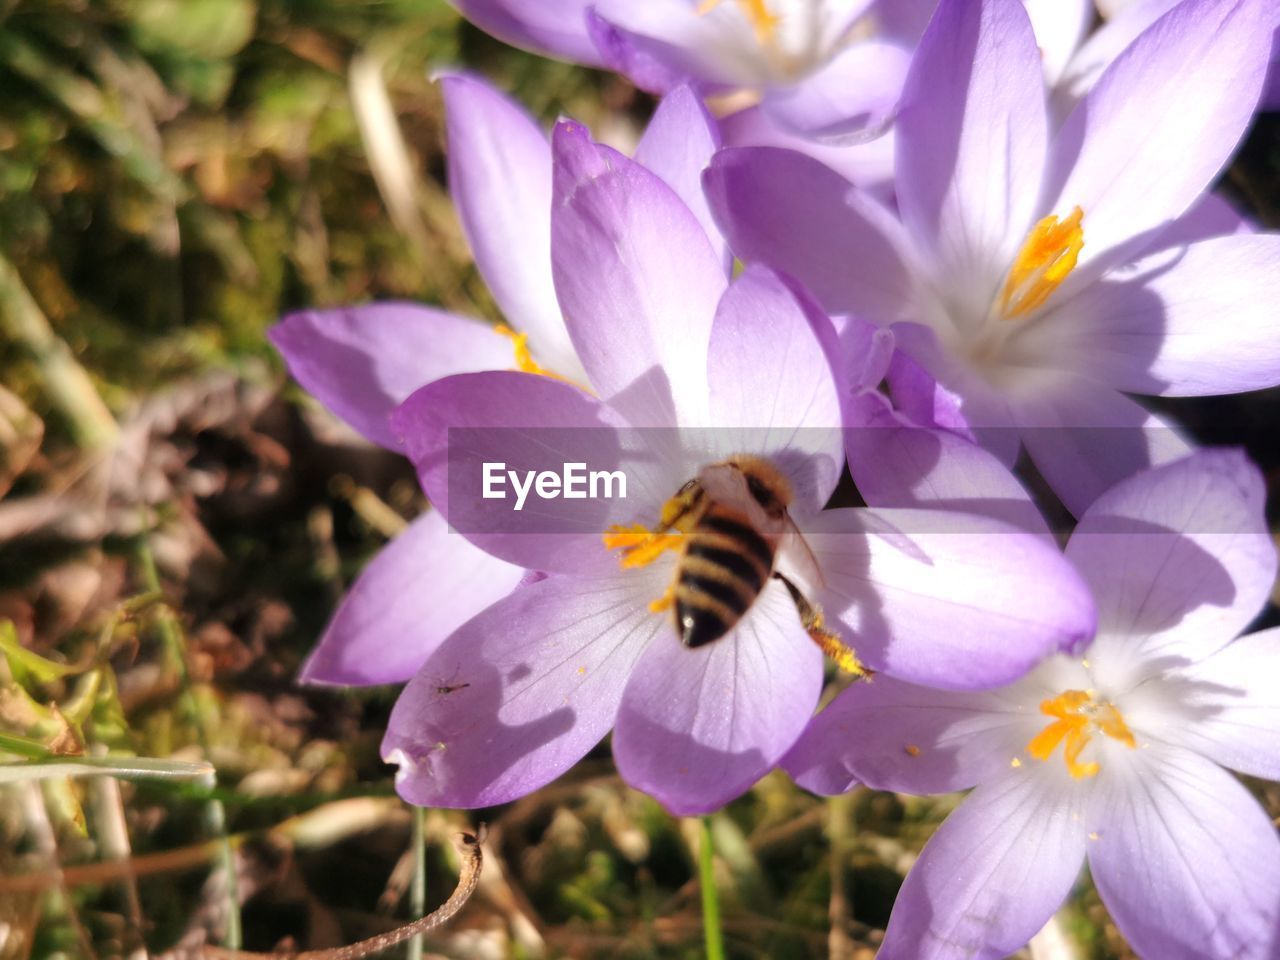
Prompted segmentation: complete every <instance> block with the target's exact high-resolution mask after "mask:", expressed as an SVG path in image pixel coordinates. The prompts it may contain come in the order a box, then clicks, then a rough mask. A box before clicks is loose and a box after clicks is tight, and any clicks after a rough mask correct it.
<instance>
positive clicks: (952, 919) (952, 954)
mask: <svg viewBox="0 0 1280 960" xmlns="http://www.w3.org/2000/svg"><path fill="white" fill-rule="evenodd" d="M1057 772H1058V771H1056V770H1053V769H1052V768H1048V767H1040V766H1037V767H1034V768H1029V767H1023V768H1022V769H1019V770H1012V771H1010V772H1009V773H1008V774H1006V775H1005V776H1004V777H1002V778H1000V779H998V780H993V781H991V782H989V783H984V784H983V785H982V786H980V787H978V788H977V789H976V790H974V791H973V793H971V794H970V795H969V796H968V797H967V798H966V799H965V801H964V803H962V804H961V805H960V806H959V808H958V809H957V810H956V811H955V812H954V813H952V814H951V816H949V817H947V819H946V821H945V822H944V823H943V824H942V826H941V827H939V828H938V832H937V833H935V834H934V835H933V837H932V838H930V840H929V842H928V843H927V844H926V845H925V848H924V851H923V852H922V853H921V854H920V859H919V860H917V861H916V864H915V866H914V867H912V868H911V872H910V873H908V874H907V880H906V883H904V884H903V885H902V890H901V891H900V892H899V894H898V900H897V903H896V904H895V905H894V908H893V914H892V916H890V918H889V928H888V930H886V931H885V937H884V944H883V946H881V948H880V951H879V953H877V954H876V956H877V957H879V958H880V960H922V958H926V957H927V958H928V960H998V958H1000V957H1006V956H1008V955H1009V954H1011V953H1013V952H1014V951H1016V950H1017V949H1018V948H1019V947H1021V946H1023V945H1024V944H1025V943H1026V942H1027V941H1028V940H1030V939H1031V937H1032V936H1034V935H1035V933H1036V931H1038V930H1039V929H1040V928H1041V927H1042V926H1044V924H1045V923H1046V922H1047V921H1048V919H1049V917H1051V916H1052V915H1053V913H1054V911H1056V910H1057V909H1058V907H1059V906H1060V905H1061V903H1062V901H1064V900H1065V899H1066V898H1067V894H1068V893H1070V892H1071V887H1072V886H1073V885H1074V883H1075V880H1076V877H1077V876H1078V875H1079V873H1080V866H1081V864H1082V863H1083V861H1084V846H1085V836H1084V833H1085V832H1084V830H1083V829H1082V825H1081V824H1080V823H1079V822H1078V821H1079V817H1080V801H1079V797H1078V791H1077V790H1075V789H1073V785H1072V784H1070V783H1067V784H1064V783H1063V782H1062V778H1060V777H1055V776H1054V774H1056V773H1057Z"/></svg>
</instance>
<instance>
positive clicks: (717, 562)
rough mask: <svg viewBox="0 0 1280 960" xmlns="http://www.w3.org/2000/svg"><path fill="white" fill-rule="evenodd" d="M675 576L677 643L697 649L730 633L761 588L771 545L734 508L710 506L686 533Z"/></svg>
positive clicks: (769, 568) (770, 562)
mask: <svg viewBox="0 0 1280 960" xmlns="http://www.w3.org/2000/svg"><path fill="white" fill-rule="evenodd" d="M686 537H687V540H686V543H685V548H684V554H683V556H682V557H681V559H680V566H679V570H678V572H677V575H676V590H675V617H676V629H677V630H678V631H679V633H680V639H681V641H682V642H683V643H684V644H685V645H686V646H689V647H700V646H702V645H703V644H706V643H710V642H711V641H713V640H719V639H720V638H721V637H723V636H724V635H725V634H726V633H728V632H729V631H730V630H731V629H732V628H733V625H734V624H736V623H737V622H738V621H739V620H740V619H741V618H742V615H743V614H744V613H746V612H747V610H748V608H749V607H750V606H751V604H752V603H754V602H755V599H756V597H757V596H759V595H760V591H761V590H763V589H764V585H765V583H766V582H767V581H768V579H769V574H770V572H772V570H773V554H774V549H773V546H772V545H771V544H770V543H769V541H767V540H766V539H765V538H764V537H762V536H761V535H760V534H759V532H758V531H756V529H755V528H754V527H752V526H751V525H750V523H748V522H747V520H746V518H745V517H744V516H743V515H742V514H740V513H737V512H736V511H733V510H729V509H726V508H724V507H721V506H719V505H715V504H713V505H712V506H711V507H710V508H709V509H708V510H707V512H706V513H705V514H703V516H702V517H701V518H699V520H698V522H697V523H696V524H695V525H694V527H693V529H692V530H690V531H689V533H688V534H686Z"/></svg>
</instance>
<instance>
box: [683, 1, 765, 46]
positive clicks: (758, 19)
mask: <svg viewBox="0 0 1280 960" xmlns="http://www.w3.org/2000/svg"><path fill="white" fill-rule="evenodd" d="M720 2H721V0H702V3H700V4H698V16H700V17H701V16H705V15H706V14H708V13H710V12H711V11H712V10H714V9H715V8H716V7H718V6H720ZM737 2H738V6H739V7H740V8H741V9H742V15H743V16H744V17H746V18H747V20H749V21H750V22H751V29H753V30H754V31H755V32H756V41H757V42H758V43H761V44H765V43H769V42H771V41H772V40H773V34H774V31H776V30H777V29H778V24H779V23H781V22H782V18H781V17H780V16H778V15H777V14H776V13H773V12H772V11H771V10H770V9H769V8H768V7H767V6H766V5H765V2H764V0H737Z"/></svg>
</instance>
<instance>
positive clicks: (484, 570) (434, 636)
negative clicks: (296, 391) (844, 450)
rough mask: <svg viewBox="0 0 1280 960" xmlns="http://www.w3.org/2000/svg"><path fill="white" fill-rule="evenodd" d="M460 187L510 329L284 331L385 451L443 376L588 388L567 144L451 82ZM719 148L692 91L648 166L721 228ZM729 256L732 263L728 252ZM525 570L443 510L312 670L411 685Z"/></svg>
mask: <svg viewBox="0 0 1280 960" xmlns="http://www.w3.org/2000/svg"><path fill="white" fill-rule="evenodd" d="M441 84H442V87H443V90H444V99H445V111H446V121H447V133H448V145H449V185H450V189H451V192H452V195H453V198H454V201H455V203H456V205H457V208H458V211H459V214H460V217H461V219H462V225H463V230H464V231H465V233H466V235H467V239H468V240H469V242H470V244H471V249H472V251H473V252H474V254H475V259H476V265H477V267H478V269H479V271H480V273H481V275H482V276H483V277H484V279H485V280H486V281H487V282H488V285H489V289H490V290H491V291H492V292H493V296H494V299H495V300H496V301H497V302H498V305H499V306H500V307H501V309H502V311H503V314H504V316H505V317H506V320H507V324H508V325H509V326H507V327H499V328H494V327H492V326H490V325H489V324H486V323H483V322H482V321H479V320H475V319H472V318H469V317H462V316H457V315H455V314H451V313H446V312H444V311H441V310H436V309H433V308H431V307H425V306H419V305H415V304H408V303H379V304H371V305H367V306H359V307H344V308H339V309H333V310H306V311H302V312H299V313H295V314H291V315H290V316H287V317H285V318H284V320H282V321H281V323H280V324H278V325H277V326H276V327H275V328H273V329H272V331H271V333H270V337H271V340H272V342H273V343H274V344H275V346H276V347H277V349H279V350H280V352H281V353H282V354H283V355H284V357H285V360H286V362H287V363H288V365H289V370H290V372H291V373H292V374H293V375H294V377H295V378H296V379H297V380H298V382H299V383H301V384H302V385H303V386H304V387H305V388H306V389H307V390H308V391H310V392H311V393H312V394H313V395H314V396H315V397H316V398H318V399H319V400H320V401H321V402H322V403H324V404H325V406H327V407H328V408H329V409H330V410H332V411H333V412H334V413H336V414H337V415H338V416H339V417H341V418H342V419H343V420H345V421H346V422H347V423H348V424H350V425H351V426H353V427H354V428H355V429H356V430H357V431H359V432H360V433H361V434H362V435H363V436H364V437H365V438H366V439H368V440H370V441H371V442H373V443H376V444H379V445H381V446H384V447H387V448H388V449H391V450H395V451H400V450H401V447H400V445H399V442H398V440H397V438H396V437H395V436H394V434H393V433H392V430H391V426H390V415H391V413H392V411H394V409H395V408H396V406H397V405H398V404H399V403H401V402H402V401H403V400H404V399H405V398H406V397H408V396H409V395H410V394H411V393H412V392H413V391H414V390H416V389H417V388H418V387H420V386H422V385H423V384H425V383H429V382H431V381H432V380H436V379H439V378H440V377H445V376H450V375H453V374H459V373H465V372H470V371H479V370H505V369H520V370H526V371H538V372H546V373H551V374H554V375H557V376H562V377H565V378H567V379H571V380H575V381H579V382H580V381H581V380H582V379H583V378H584V376H585V374H584V373H583V369H582V364H581V363H580V362H579V360H578V356H577V353H576V352H575V349H574V347H573V344H572V343H571V342H570V340H569V336H568V333H567V331H566V329H565V325H564V321H563V320H562V319H561V316H560V307H559V305H558V304H557V302H556V298H555V291H554V289H553V286H552V280H551V255H550V239H551V223H550V211H551V147H550V144H549V143H548V141H547V137H546V135H545V134H544V133H543V131H542V130H541V129H540V128H539V127H538V125H537V124H536V123H535V122H534V121H533V120H532V119H531V118H530V117H529V116H528V115H527V114H526V113H525V112H524V111H523V110H522V109H521V108H519V107H518V106H517V105H516V104H514V103H513V102H511V101H510V100H508V99H507V98H506V97H505V96H503V95H501V94H499V93H498V92H497V91H495V90H494V89H492V88H491V87H490V86H489V85H487V84H486V83H484V82H483V81H481V80H479V79H477V78H475V77H472V76H467V75H462V74H455V75H447V76H445V77H443V79H442V80H441ZM718 146H719V139H718V135H717V132H716V129H715V126H714V124H713V123H712V121H711V119H710V117H709V116H708V115H707V113H706V110H705V109H704V108H703V106H702V104H701V103H700V101H699V100H698V99H697V98H696V97H694V96H693V95H692V94H691V93H690V92H689V91H688V90H687V89H678V90H675V91H673V92H672V93H671V94H670V95H669V96H668V97H666V98H665V99H664V100H663V102H662V103H661V104H660V105H659V107H658V110H657V112H656V113H655V115H654V118H653V120H652V122H651V123H650V124H649V127H648V129H647V130H646V132H645V135H644V136H643V137H642V138H641V141H640V143H639V145H638V147H637V156H638V157H639V158H640V159H641V160H642V161H643V162H645V163H647V164H648V165H649V166H650V168H651V169H653V170H654V171H656V172H657V173H658V174H659V175H660V176H662V177H664V178H666V179H667V181H668V182H669V183H670V184H671V185H672V187H673V189H675V190H676V191H677V192H679V193H680V195H681V196H683V197H686V198H687V200H688V202H689V203H690V204H691V205H693V206H695V207H697V208H698V209H699V210H700V212H701V216H702V217H703V220H704V222H706V223H708V224H709V223H710V215H709V213H708V212H707V208H706V205H705V201H704V200H703V195H702V190H701V185H700V181H699V175H700V172H701V170H702V168H703V167H704V166H705V165H706V163H707V161H708V160H709V158H710V156H711V154H712V153H713V152H714V151H715V149H716V148H717V147H718ZM716 243H717V245H718V247H719V256H720V257H721V259H722V261H723V262H724V263H725V264H726V269H727V262H728V261H727V258H726V254H725V253H724V248H723V242H722V241H720V240H719V239H718V238H717V240H716ZM524 575H525V571H524V570H523V568H521V567H519V566H516V565H513V564H510V563H507V562H506V561H504V560H501V559H499V558H497V557H494V556H492V555H490V554H488V553H485V552H484V551H483V550H480V549H479V548H477V547H475V546H474V545H473V544H471V543H470V542H469V541H468V540H466V539H465V538H463V537H458V536H450V535H449V534H448V529H447V525H446V523H445V521H444V518H443V517H442V515H441V514H440V513H439V512H438V511H435V510H431V511H428V512H426V513H424V514H423V515H422V516H421V517H419V518H417V519H416V520H414V521H413V522H412V523H411V524H410V525H409V527H408V529H406V530H405V531H404V532H403V533H401V534H400V535H399V536H398V537H396V538H395V539H394V540H393V541H392V542H391V543H390V544H388V545H387V546H386V547H385V548H384V549H383V550H382V551H381V552H380V553H379V554H378V556H377V557H375V558H374V560H373V561H372V562H371V563H370V564H369V566H368V567H367V568H366V569H365V570H364V572H363V573H362V574H361V576H360V577H359V578H358V579H357V580H356V582H355V583H354V584H353V585H352V588H351V590H350V591H349V592H348V594H347V596H346V598H345V599H344V600H343V602H342V605H341V606H340V607H339V608H338V610H337V612H336V613H335V614H334V617H333V620H332V622H331V623H330V624H329V626H328V628H327V629H326V631H325V633H324V636H323V637H322V639H321V641H320V643H319V644H318V645H317V647H316V649H315V651H314V652H313V653H312V654H311V657H310V658H309V659H308V661H307V663H306V665H305V666H304V667H303V670H302V679H303V680H305V681H308V682H312V683H333V684H376V683H398V682H402V681H405V680H407V679H409V677H411V676H412V675H413V674H414V672H415V671H416V670H417V669H418V667H419V666H421V664H422V662H423V660H424V659H425V658H426V656H427V654H428V653H429V652H430V650H431V649H433V648H434V647H435V645H437V644H438V643H439V642H440V641H441V640H443V639H444V638H445V637H447V636H448V635H449V634H450V633H452V632H453V631H454V629H455V628H457V627H458V626H460V625H461V624H463V623H465V622H466V621H467V620H469V619H471V617H472V616H474V615H475V614H476V613H478V612H479V611H481V610H483V609H484V608H485V607H487V606H489V604H491V603H493V602H494V601H496V600H498V599H500V598H501V597H504V596H506V595H507V594H508V593H510V592H511V590H512V589H513V588H514V587H515V586H516V584H517V583H519V582H520V579H521V578H522V577H523V576H524Z"/></svg>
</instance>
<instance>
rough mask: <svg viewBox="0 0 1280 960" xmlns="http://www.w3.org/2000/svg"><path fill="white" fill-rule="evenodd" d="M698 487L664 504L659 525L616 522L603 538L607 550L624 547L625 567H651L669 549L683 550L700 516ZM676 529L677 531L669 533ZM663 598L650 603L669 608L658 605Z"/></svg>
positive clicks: (690, 487)
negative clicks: (695, 508)
mask: <svg viewBox="0 0 1280 960" xmlns="http://www.w3.org/2000/svg"><path fill="white" fill-rule="evenodd" d="M698 496H699V493H698V489H697V487H695V486H692V485H690V486H688V487H687V488H686V489H682V490H681V491H680V492H679V493H677V494H676V495H675V496H674V497H672V498H671V499H670V500H668V501H667V502H666V503H664V504H663V505H662V510H661V511H660V512H659V515H658V525H657V526H656V527H654V528H653V529H650V528H648V527H646V526H644V525H643V524H639V523H636V524H632V525H631V526H629V527H624V526H619V525H616V524H615V525H614V526H612V527H610V528H609V529H608V530H606V531H605V533H604V536H603V537H602V539H603V540H604V546H605V549H606V550H621V551H622V553H621V554H619V556H618V563H619V565H620V566H621V567H622V569H624V570H634V569H635V568H636V567H647V566H648V565H649V564H651V563H653V562H654V561H655V560H657V559H658V558H659V557H660V556H662V555H663V554H664V553H665V552H666V551H668V550H679V549H680V545H681V543H683V542H684V535H685V533H687V532H688V530H689V529H690V528H692V527H693V525H694V523H695V522H696V520H697V518H696V516H695V515H694V513H693V505H694V501H695V500H696V499H697V498H698ZM668 531H674V532H668ZM664 601H665V598H664V600H663V601H659V600H655V601H654V602H653V604H651V605H650V606H651V607H653V608H654V610H655V612H656V611H657V610H661V609H665V605H664V606H661V607H660V606H657V604H659V603H664Z"/></svg>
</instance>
